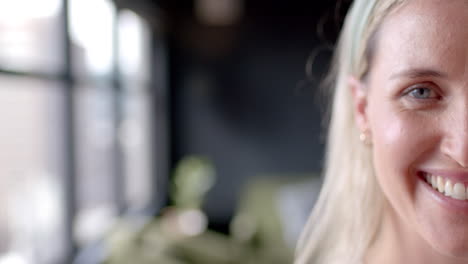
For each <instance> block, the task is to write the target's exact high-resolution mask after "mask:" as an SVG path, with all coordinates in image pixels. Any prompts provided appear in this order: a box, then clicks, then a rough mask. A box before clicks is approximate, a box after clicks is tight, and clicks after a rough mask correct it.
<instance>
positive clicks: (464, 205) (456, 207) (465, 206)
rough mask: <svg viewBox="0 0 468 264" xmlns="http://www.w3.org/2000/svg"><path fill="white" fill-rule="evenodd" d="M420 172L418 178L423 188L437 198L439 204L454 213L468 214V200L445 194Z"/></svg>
mask: <svg viewBox="0 0 468 264" xmlns="http://www.w3.org/2000/svg"><path fill="white" fill-rule="evenodd" d="M420 174H421V175H420V177H418V178H419V180H420V181H421V183H422V184H421V185H422V187H423V190H424V191H425V192H426V193H428V194H429V195H430V196H431V197H432V198H433V199H434V200H436V202H437V203H438V204H439V205H441V206H442V207H444V208H445V209H447V210H449V211H451V212H453V213H458V214H464V215H466V216H468V200H457V199H454V198H452V197H448V196H445V195H444V194H442V193H440V192H439V191H437V190H435V189H434V188H432V186H430V185H429V183H428V182H426V180H425V179H424V176H423V175H422V173H420Z"/></svg>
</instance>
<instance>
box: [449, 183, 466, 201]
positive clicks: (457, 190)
mask: <svg viewBox="0 0 468 264" xmlns="http://www.w3.org/2000/svg"><path fill="white" fill-rule="evenodd" d="M452 198H455V199H458V200H465V199H466V189H465V185H463V184H461V183H455V185H454V186H453V193H452Z"/></svg>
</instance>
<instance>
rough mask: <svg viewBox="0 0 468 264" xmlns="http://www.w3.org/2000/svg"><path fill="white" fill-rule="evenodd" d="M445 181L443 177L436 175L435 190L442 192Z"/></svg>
mask: <svg viewBox="0 0 468 264" xmlns="http://www.w3.org/2000/svg"><path fill="white" fill-rule="evenodd" d="M444 187H445V182H444V179H443V178H442V177H440V176H437V190H439V192H441V193H444Z"/></svg>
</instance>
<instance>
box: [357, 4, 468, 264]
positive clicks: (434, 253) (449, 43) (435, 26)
mask: <svg viewBox="0 0 468 264" xmlns="http://www.w3.org/2000/svg"><path fill="white" fill-rule="evenodd" d="M467 25H468V1H465V0H410V1H408V2H407V3H405V4H403V5H401V6H399V7H397V8H396V9H395V10H393V11H392V12H391V13H390V14H388V16H387V17H386V18H385V19H384V22H383V24H382V25H381V26H380V29H379V35H378V36H379V39H378V40H377V43H376V45H377V46H376V49H375V54H374V57H373V59H372V62H371V67H370V71H369V75H368V76H367V78H366V80H358V79H356V78H353V77H350V87H351V89H352V92H353V98H354V105H355V108H354V111H355V116H356V123H357V125H358V127H359V128H360V130H361V131H363V132H365V133H366V134H367V136H368V138H370V140H371V142H372V143H371V144H372V145H371V146H370V147H371V148H372V153H373V161H374V167H375V172H376V177H377V180H378V182H379V185H380V188H381V190H382V192H383V193H384V196H385V197H386V200H387V206H386V207H385V210H384V215H383V220H382V224H381V229H380V231H379V232H378V234H377V235H376V239H375V241H374V243H373V244H372V246H371V248H370V249H369V251H368V252H367V254H366V262H367V263H424V264H431V263H445V264H453V263H468V214H466V213H458V212H456V211H454V210H448V209H447V208H446V207H445V206H444V205H443V204H441V203H440V202H439V201H437V200H436V199H435V198H434V196H433V195H430V192H428V190H427V188H425V187H427V186H423V184H425V182H424V181H422V180H421V179H420V178H419V177H418V173H420V172H421V171H424V170H426V169H444V170H450V171H456V172H461V173H467V179H466V180H467V181H468V68H467V66H468V30H467ZM466 202H467V203H468V201H466Z"/></svg>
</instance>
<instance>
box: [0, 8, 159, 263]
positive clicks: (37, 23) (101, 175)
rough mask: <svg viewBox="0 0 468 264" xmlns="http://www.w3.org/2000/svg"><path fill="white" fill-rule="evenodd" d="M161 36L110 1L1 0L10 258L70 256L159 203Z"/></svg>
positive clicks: (1, 141)
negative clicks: (156, 75)
mask: <svg viewBox="0 0 468 264" xmlns="http://www.w3.org/2000/svg"><path fill="white" fill-rule="evenodd" d="M67 7H68V8H67ZM65 9H67V10H65ZM65 11H67V14H68V16H66V15H65ZM65 17H68V18H69V20H68V21H67V23H64V18H65ZM65 32H69V35H67V36H65ZM150 36H151V33H150V27H149V25H148V24H146V22H145V21H144V20H143V19H142V18H141V17H139V16H138V15H137V14H135V13H133V12H131V11H128V10H118V9H117V8H116V6H115V4H114V3H113V2H112V1H110V0H43V1H34V0H15V1H9V0H0V108H1V109H0V123H1V125H2V126H1V127H2V129H0V148H1V149H2V151H0V164H2V166H0V189H1V191H0V264H13V263H15V264H16V263H21V264H29V263H31V264H33V263H34V264H36V263H37V264H55V263H70V262H71V257H73V256H71V257H70V256H69V253H70V252H72V253H73V252H74V248H75V247H85V246H86V245H88V244H89V243H91V242H93V241H95V240H96V239H99V238H100V237H102V235H104V233H105V232H106V230H108V228H109V227H111V226H112V223H113V221H115V220H116V219H117V218H118V217H119V216H120V215H122V214H124V213H126V212H128V211H132V212H136V211H141V210H143V209H144V208H147V207H148V206H150V203H151V202H153V200H152V197H153V195H154V192H155V189H154V182H155V181H154V177H155V175H154V168H153V165H152V164H153V162H154V161H153V160H152V159H153V155H152V154H153V150H152V147H153V144H152V142H154V141H153V138H152V137H153V136H154V135H153V133H152V132H151V131H152V129H153V128H152V117H151V116H152V115H151V113H152V111H153V110H152V109H154V107H153V104H154V102H153V99H152V98H154V97H153V96H152V89H151V85H152V84H151V78H150V69H151V63H152V62H151V61H150V58H151V56H150V55H151V54H150V53H151V52H150V50H151V46H150V45H151V42H150ZM67 51H69V52H70V55H71V56H66V55H67ZM67 58H70V59H67ZM69 77H70V78H69ZM45 241H46V243H44V242H45Z"/></svg>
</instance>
